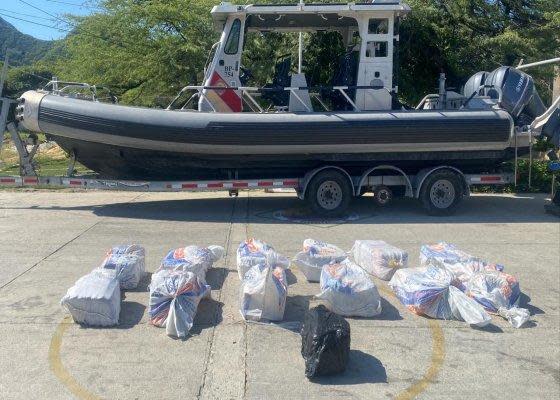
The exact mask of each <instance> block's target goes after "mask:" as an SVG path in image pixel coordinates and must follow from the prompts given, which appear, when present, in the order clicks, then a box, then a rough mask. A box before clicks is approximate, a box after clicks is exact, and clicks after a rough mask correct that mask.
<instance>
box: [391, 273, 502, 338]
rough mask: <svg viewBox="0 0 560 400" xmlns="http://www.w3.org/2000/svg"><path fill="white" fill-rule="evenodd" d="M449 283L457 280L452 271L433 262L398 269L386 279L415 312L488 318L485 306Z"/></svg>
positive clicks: (475, 321)
mask: <svg viewBox="0 0 560 400" xmlns="http://www.w3.org/2000/svg"><path fill="white" fill-rule="evenodd" d="M452 284H457V281H456V280H455V278H454V276H453V273H451V272H450V271H448V270H446V269H445V268H440V267H435V266H430V267H427V268H404V269H399V270H397V271H396V272H395V274H394V275H393V278H392V279H391V281H390V282H389V286H390V287H391V289H393V292H394V293H395V295H396V296H397V298H398V299H399V300H400V301H401V303H402V304H403V305H405V306H406V307H407V309H408V310H409V311H411V312H413V313H415V314H418V315H426V316H428V317H431V318H437V319H445V320H448V319H457V320H459V321H465V322H467V323H468V324H470V325H475V326H479V327H483V326H486V325H488V324H489V323H490V321H491V318H490V315H488V313H487V312H486V311H485V310H484V308H483V307H482V306H481V305H480V304H478V303H477V302H476V301H475V300H473V299H471V298H470V297H468V296H467V295H465V294H464V293H463V292H461V290H459V289H458V288H456V287H455V286H452Z"/></svg>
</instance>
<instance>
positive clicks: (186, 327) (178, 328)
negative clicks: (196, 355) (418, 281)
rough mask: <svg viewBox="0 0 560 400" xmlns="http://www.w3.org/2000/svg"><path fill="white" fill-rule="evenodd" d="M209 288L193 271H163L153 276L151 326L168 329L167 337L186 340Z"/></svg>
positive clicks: (151, 286)
mask: <svg viewBox="0 0 560 400" xmlns="http://www.w3.org/2000/svg"><path fill="white" fill-rule="evenodd" d="M209 291H210V286H208V285H206V284H205V283H203V282H202V280H201V279H199V277H198V276H197V275H195V274H194V273H192V272H190V271H180V270H178V271H173V270H168V269H164V270H161V271H159V272H157V273H155V274H153V275H152V282H151V283H150V308H149V311H148V314H149V318H150V324H152V325H155V326H159V327H165V331H166V333H167V335H168V336H173V337H177V338H185V337H187V335H188V333H189V331H190V330H191V328H192V326H193V323H194V317H195V315H196V310H197V308H198V304H199V303H200V300H201V299H202V298H203V297H205V296H207V293H208V292H209Z"/></svg>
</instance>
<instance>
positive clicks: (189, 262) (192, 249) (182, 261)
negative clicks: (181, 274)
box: [158, 246, 224, 282]
mask: <svg viewBox="0 0 560 400" xmlns="http://www.w3.org/2000/svg"><path fill="white" fill-rule="evenodd" d="M223 255H224V248H223V247H221V246H208V247H198V246H187V247H181V248H179V249H175V250H171V251H170V252H169V253H168V254H167V255H166V256H165V258H164V259H163V261H162V262H161V265H160V267H159V270H163V269H168V270H174V271H185V272H187V271H188V272H192V273H193V274H195V275H197V276H198V277H199V278H200V279H202V280H203V281H204V282H206V273H207V272H208V270H209V269H210V268H212V266H213V265H214V263H215V262H216V261H218V260H219V259H220V258H222V257H223ZM159 270H158V271H159Z"/></svg>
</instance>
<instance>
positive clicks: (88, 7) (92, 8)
mask: <svg viewBox="0 0 560 400" xmlns="http://www.w3.org/2000/svg"><path fill="white" fill-rule="evenodd" d="M45 1H48V2H49V3H58V4H66V5H68V6H75V7H82V8H87V9H90V10H98V9H99V8H98V7H95V6H88V5H86V4H85V3H86V2H85V1H84V2H83V3H81V4H78V3H71V2H69V1H59V0H45Z"/></svg>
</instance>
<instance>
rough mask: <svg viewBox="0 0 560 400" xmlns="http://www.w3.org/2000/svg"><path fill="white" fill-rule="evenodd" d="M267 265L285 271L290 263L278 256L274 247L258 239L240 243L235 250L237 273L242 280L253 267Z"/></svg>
mask: <svg viewBox="0 0 560 400" xmlns="http://www.w3.org/2000/svg"><path fill="white" fill-rule="evenodd" d="M261 264H268V265H271V266H273V267H277V266H280V267H282V268H284V269H287V268H288V267H289V266H290V261H289V260H288V259H287V258H286V257H284V256H282V255H280V254H278V253H277V252H276V250H274V247H272V246H271V245H269V244H268V243H265V242H263V241H262V240H258V239H248V240H246V241H244V242H241V244H240V245H239V247H238V248H237V273H238V274H239V279H241V280H243V278H244V277H245V274H246V273H247V271H249V270H250V269H251V268H252V267H254V266H255V265H261Z"/></svg>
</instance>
